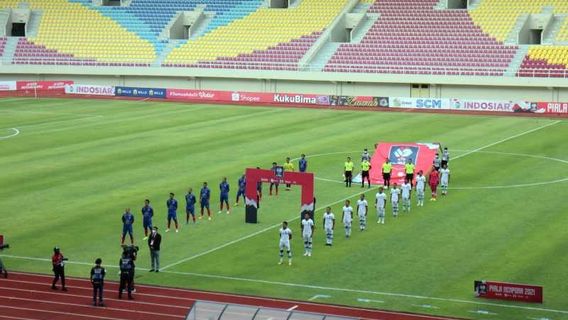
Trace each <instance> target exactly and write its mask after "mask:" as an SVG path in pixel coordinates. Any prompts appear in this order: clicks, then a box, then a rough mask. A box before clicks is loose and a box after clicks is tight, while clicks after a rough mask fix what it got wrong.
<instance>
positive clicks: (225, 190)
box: [219, 177, 231, 214]
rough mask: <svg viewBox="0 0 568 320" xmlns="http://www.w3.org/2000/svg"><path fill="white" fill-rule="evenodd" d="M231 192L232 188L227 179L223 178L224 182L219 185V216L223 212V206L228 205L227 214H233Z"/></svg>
mask: <svg viewBox="0 0 568 320" xmlns="http://www.w3.org/2000/svg"><path fill="white" fill-rule="evenodd" d="M229 191H231V188H230V187H229V183H228V182H227V177H223V181H221V183H220V184H219V194H220V199H219V214H221V212H223V204H226V205H227V214H230V213H231V208H229Z"/></svg>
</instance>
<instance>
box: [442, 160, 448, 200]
mask: <svg viewBox="0 0 568 320" xmlns="http://www.w3.org/2000/svg"><path fill="white" fill-rule="evenodd" d="M449 183H450V169H448V165H447V164H444V165H443V166H442V169H440V187H442V195H443V196H445V195H446V194H448V184H449Z"/></svg>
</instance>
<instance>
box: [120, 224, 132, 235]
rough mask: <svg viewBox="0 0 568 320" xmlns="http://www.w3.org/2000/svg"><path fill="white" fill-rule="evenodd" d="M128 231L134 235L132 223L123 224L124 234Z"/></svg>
mask: <svg viewBox="0 0 568 320" xmlns="http://www.w3.org/2000/svg"><path fill="white" fill-rule="evenodd" d="M127 233H128V234H130V235H132V225H131V224H123V225H122V235H123V236H125V235H126V234H127Z"/></svg>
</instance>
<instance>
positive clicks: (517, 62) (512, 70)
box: [504, 45, 529, 77]
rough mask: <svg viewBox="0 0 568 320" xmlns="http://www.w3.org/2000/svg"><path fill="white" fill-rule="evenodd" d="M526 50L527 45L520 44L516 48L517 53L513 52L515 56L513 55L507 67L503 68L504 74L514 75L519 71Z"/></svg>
mask: <svg viewBox="0 0 568 320" xmlns="http://www.w3.org/2000/svg"><path fill="white" fill-rule="evenodd" d="M528 52H529V46H528V45H520V46H519V50H517V53H515V56H514V57H513V59H511V63H509V66H508V67H507V70H505V74H504V75H505V76H509V77H514V76H515V75H516V74H517V73H518V72H519V70H520V68H521V65H522V64H523V61H524V60H525V56H526V55H527V53H528Z"/></svg>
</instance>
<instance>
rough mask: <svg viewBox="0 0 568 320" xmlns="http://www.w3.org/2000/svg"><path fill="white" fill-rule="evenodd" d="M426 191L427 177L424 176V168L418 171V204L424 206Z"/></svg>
mask: <svg viewBox="0 0 568 320" xmlns="http://www.w3.org/2000/svg"><path fill="white" fill-rule="evenodd" d="M425 191H426V177H425V176H424V174H423V172H422V170H420V171H419V172H418V175H417V176H416V198H417V199H418V204H417V205H418V206H419V207H423V206H424V192H425Z"/></svg>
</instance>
